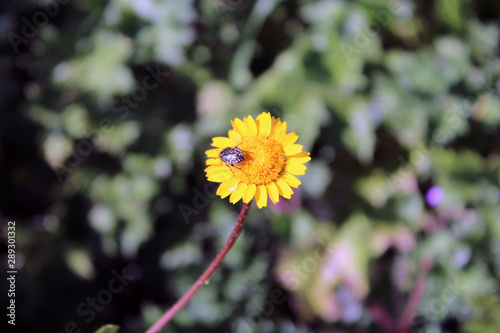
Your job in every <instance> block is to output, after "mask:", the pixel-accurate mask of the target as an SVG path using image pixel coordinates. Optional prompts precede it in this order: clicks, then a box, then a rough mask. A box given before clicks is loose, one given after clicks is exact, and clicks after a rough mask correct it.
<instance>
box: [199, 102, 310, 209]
mask: <svg viewBox="0 0 500 333" xmlns="http://www.w3.org/2000/svg"><path fill="white" fill-rule="evenodd" d="M231 124H232V125H233V129H232V130H229V133H228V137H215V138H213V141H212V146H214V147H215V149H210V150H207V151H206V154H207V156H208V158H207V165H208V167H207V168H206V169H205V172H206V173H207V178H208V180H209V181H211V182H216V183H221V184H220V185H219V188H218V189H217V195H220V196H221V197H222V198H225V197H227V196H228V195H230V197H229V201H230V202H231V203H233V204H234V203H236V202H238V201H239V200H241V199H243V202H245V203H248V202H250V201H251V200H252V199H253V198H254V197H255V201H256V202H257V206H258V207H259V208H262V207H265V206H267V196H268V195H269V197H270V198H271V201H272V202H273V203H277V202H278V201H279V197H280V196H282V197H283V198H286V199H290V197H291V195H292V194H293V190H292V189H291V188H292V187H294V188H297V187H298V186H299V185H300V180H298V179H297V177H295V176H294V175H303V174H304V172H305V170H306V166H305V165H304V163H306V162H307V161H309V160H310V159H311V158H310V157H309V153H308V152H305V151H302V148H303V146H301V145H298V144H295V141H297V139H298V138H299V137H298V136H297V135H296V134H295V133H288V134H287V133H286V122H282V121H281V120H280V119H276V118H274V117H271V114H270V113H269V112H262V113H261V114H260V115H259V116H257V119H256V120H255V121H254V119H253V118H252V116H248V117H246V118H244V119H243V121H242V120H240V119H238V118H236V119H235V120H234V121H231ZM228 148H233V149H228ZM221 152H222V154H221ZM221 157H222V159H221Z"/></svg>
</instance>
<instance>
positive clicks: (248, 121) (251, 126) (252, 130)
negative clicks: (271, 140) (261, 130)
mask: <svg viewBox="0 0 500 333" xmlns="http://www.w3.org/2000/svg"><path fill="white" fill-rule="evenodd" d="M243 120H244V121H245V126H246V128H247V133H248V135H249V136H256V135H257V125H256V124H255V120H253V118H252V116H248V117H246V118H245V119H243Z"/></svg>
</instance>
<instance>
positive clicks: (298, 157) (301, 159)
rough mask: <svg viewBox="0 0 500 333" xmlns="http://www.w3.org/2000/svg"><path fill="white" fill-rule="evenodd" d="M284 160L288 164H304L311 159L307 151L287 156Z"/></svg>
mask: <svg viewBox="0 0 500 333" xmlns="http://www.w3.org/2000/svg"><path fill="white" fill-rule="evenodd" d="M286 160H287V161H288V162H289V163H300V164H304V163H306V162H309V161H310V160H311V157H310V156H309V152H307V151H301V152H300V153H298V154H295V155H292V156H287V157H286Z"/></svg>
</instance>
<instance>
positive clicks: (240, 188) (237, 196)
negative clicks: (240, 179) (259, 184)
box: [229, 183, 248, 205]
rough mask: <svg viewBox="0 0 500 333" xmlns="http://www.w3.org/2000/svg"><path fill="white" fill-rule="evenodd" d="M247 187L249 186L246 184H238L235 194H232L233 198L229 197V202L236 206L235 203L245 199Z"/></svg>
mask: <svg viewBox="0 0 500 333" xmlns="http://www.w3.org/2000/svg"><path fill="white" fill-rule="evenodd" d="M247 187H248V185H247V184H245V183H240V184H238V187H236V190H234V191H233V193H231V196H230V197H229V202H230V203H232V204H233V205H234V204H235V203H237V202H238V201H240V199H241V198H242V197H243V194H245V192H246V190H247Z"/></svg>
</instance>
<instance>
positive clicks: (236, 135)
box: [227, 130, 243, 143]
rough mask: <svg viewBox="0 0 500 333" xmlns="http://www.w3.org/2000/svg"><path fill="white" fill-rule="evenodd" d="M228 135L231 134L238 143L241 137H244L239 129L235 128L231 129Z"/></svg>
mask: <svg viewBox="0 0 500 333" xmlns="http://www.w3.org/2000/svg"><path fill="white" fill-rule="evenodd" d="M227 136H229V138H230V139H233V140H234V141H235V142H236V143H238V142H240V141H241V139H242V138H243V137H242V136H241V134H240V133H239V132H238V131H234V130H229V131H228V132H227Z"/></svg>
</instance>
